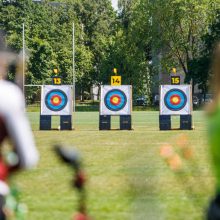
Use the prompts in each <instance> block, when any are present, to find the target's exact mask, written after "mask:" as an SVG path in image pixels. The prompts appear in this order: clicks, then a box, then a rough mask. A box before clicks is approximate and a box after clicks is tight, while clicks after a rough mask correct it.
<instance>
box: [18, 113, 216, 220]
mask: <svg viewBox="0 0 220 220" xmlns="http://www.w3.org/2000/svg"><path fill="white" fill-rule="evenodd" d="M29 117H30V120H31V123H32V127H33V130H34V135H35V138H36V143H37V147H38V149H39V151H40V154H41V160H40V163H39V166H38V168H37V169H35V170H33V171H30V172H24V173H22V174H19V175H18V177H17V178H16V179H17V182H18V183H19V186H20V187H21V188H22V200H24V201H25V203H26V204H27V205H28V207H29V216H28V220H65V219H70V217H71V216H72V214H73V213H74V210H75V207H76V194H75V191H73V190H72V189H71V187H70V180H71V170H70V169H68V168H67V167H66V166H65V165H63V164H61V163H60V162H59V161H58V160H57V158H56V156H55V155H54V153H53V152H52V151H51V146H52V145H53V144H54V143H63V144H66V145H68V146H75V147H76V148H77V149H79V150H80V152H81V153H82V155H83V158H84V164H85V167H86V171H87V174H88V178H89V181H88V209H89V212H90V214H91V216H92V217H93V218H94V219H97V220H98V219H99V220H108V219H110V220H124V219H135V220H136V219H140V220H147V219H149V220H154V219H155V220H159V219H167V220H181V219H186V220H189V219H190V220H191V219H202V217H203V215H204V209H205V207H206V206H207V203H208V200H209V198H210V196H211V195H212V193H213V189H214V178H213V174H212V172H211V168H210V163H209V150H208V146H207V141H206V123H205V118H204V117H203V112H195V113H194V122H195V130H193V131H177V130H175V131H163V132H161V131H159V129H158V112H153V111H152V112H134V113H133V118H132V120H133V128H134V130H133V131H119V130H113V131H99V130H98V113H97V112H85V113H84V112H79V113H76V115H75V117H74V121H75V123H74V126H75V130H74V131H56V130H53V131H39V129H38V127H39V113H36V112H30V113H29ZM57 120H58V118H57V119H56V118H55V120H53V128H57V126H58V124H57ZM178 120H179V119H178V118H174V127H178ZM118 127H119V125H118V119H114V120H113V128H115V129H116V128H118ZM182 133H185V134H187V136H188V138H189V145H190V146H191V147H192V148H193V150H194V157H195V158H194V160H193V161H189V162H187V161H184V173H182V174H181V175H180V174H175V173H174V172H173V171H171V170H170V169H169V168H168V167H167V165H166V164H165V162H164V161H163V159H162V158H161V157H160V155H159V148H160V146H161V145H162V144H163V143H166V142H168V143H171V144H172V145H173V146H174V147H175V145H176V141H177V138H178V137H179V135H180V134H182Z"/></svg>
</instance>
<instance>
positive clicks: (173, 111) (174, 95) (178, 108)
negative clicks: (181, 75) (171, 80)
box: [160, 85, 192, 115]
mask: <svg viewBox="0 0 220 220" xmlns="http://www.w3.org/2000/svg"><path fill="white" fill-rule="evenodd" d="M160 93H161V99H160V114H161V115H189V114H191V111H192V99H191V86H189V85H176V86H170V85H163V86H161V91H160Z"/></svg>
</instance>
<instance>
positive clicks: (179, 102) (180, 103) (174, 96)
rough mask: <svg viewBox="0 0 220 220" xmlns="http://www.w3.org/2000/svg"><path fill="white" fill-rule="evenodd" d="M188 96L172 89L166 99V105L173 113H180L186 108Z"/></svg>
mask: <svg viewBox="0 0 220 220" xmlns="http://www.w3.org/2000/svg"><path fill="white" fill-rule="evenodd" d="M186 102H187V97H186V94H185V93H184V92H183V91H182V90H179V89H171V90H170V91H169V92H167V93H166V95H165V97H164V103H165V105H166V107H167V108H168V109H170V110H171V111H180V110H181V109H183V108H184V107H185V106H186Z"/></svg>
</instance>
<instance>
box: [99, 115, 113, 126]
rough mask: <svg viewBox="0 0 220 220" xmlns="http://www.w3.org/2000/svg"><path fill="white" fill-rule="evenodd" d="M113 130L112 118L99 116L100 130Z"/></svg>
mask: <svg viewBox="0 0 220 220" xmlns="http://www.w3.org/2000/svg"><path fill="white" fill-rule="evenodd" d="M110 129H111V116H110V115H100V116H99V130H110Z"/></svg>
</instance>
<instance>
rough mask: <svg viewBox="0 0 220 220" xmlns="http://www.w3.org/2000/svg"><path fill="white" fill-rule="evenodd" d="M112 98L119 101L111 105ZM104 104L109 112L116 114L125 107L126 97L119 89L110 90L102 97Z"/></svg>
mask: <svg viewBox="0 0 220 220" xmlns="http://www.w3.org/2000/svg"><path fill="white" fill-rule="evenodd" d="M114 97H117V99H118V100H119V102H118V103H116V104H113V103H112V99H113V98H114ZM104 103H105V106H106V107H107V108H108V109H109V110H110V111H114V112H117V111H120V110H122V109H123V108H124V107H125V106H126V104H127V97H126V95H125V93H124V92H123V91H121V90H119V89H112V90H110V91H108V92H107V93H106V95H105V97H104Z"/></svg>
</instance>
